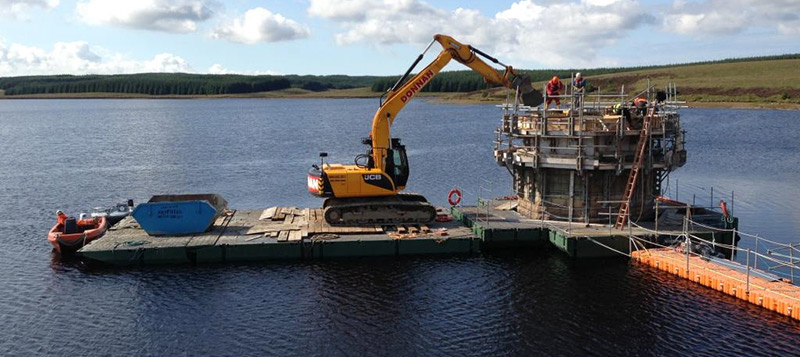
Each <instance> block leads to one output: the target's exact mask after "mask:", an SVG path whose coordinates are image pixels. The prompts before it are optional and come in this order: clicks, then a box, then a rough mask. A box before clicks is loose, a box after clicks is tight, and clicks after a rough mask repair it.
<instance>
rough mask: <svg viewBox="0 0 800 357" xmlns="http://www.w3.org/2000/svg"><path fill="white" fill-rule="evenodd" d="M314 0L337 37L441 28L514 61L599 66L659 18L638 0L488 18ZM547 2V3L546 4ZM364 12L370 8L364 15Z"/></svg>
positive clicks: (397, 0) (538, 8) (399, 3)
mask: <svg viewBox="0 0 800 357" xmlns="http://www.w3.org/2000/svg"><path fill="white" fill-rule="evenodd" d="M340 2H341V0H313V1H312V2H311V6H310V7H309V9H308V12H309V14H310V15H312V16H317V17H321V18H325V19H329V20H332V21H336V22H339V23H340V24H341V26H342V27H343V28H344V29H345V31H344V32H340V33H337V34H335V35H334V37H335V39H336V42H337V43H339V44H340V45H347V44H352V43H356V42H364V43H372V44H384V45H391V44H398V43H413V44H424V43H427V42H428V41H430V39H431V38H432V36H433V35H434V34H436V33H444V34H448V35H451V36H453V37H454V38H456V39H457V40H459V41H463V42H465V43H468V44H471V45H474V46H475V47H478V48H481V49H483V50H484V51H489V52H491V53H493V54H495V55H497V56H502V57H503V59H508V60H522V61H535V62H539V63H542V64H545V65H549V66H558V67H562V68H563V67H567V66H584V65H590V66H598V65H606V64H608V63H609V61H608V60H604V59H598V51H599V50H601V49H603V48H606V47H610V46H612V45H614V44H615V43H616V42H618V41H619V40H620V39H623V38H625V37H626V36H627V35H628V33H629V32H630V31H631V30H634V29H636V28H638V27H639V26H640V25H642V24H644V23H647V22H651V21H653V18H652V17H651V16H649V15H647V14H646V13H645V12H644V10H643V9H642V8H641V7H640V6H639V3H638V1H636V0H580V1H547V2H541V1H540V2H536V1H532V0H521V1H518V2H515V3H513V4H512V5H511V6H510V8H508V9H506V10H503V11H501V12H498V13H497V14H495V15H494V17H487V16H485V15H483V14H481V13H480V12H479V11H477V10H473V9H465V8H459V9H456V10H452V11H450V10H445V9H441V8H437V7H434V6H432V5H429V4H428V3H426V2H423V1H421V0H351V1H346V2H345V4H346V6H345V8H346V9H347V11H344V10H342V11H341V12H337V11H336V10H334V9H336V8H337V7H338V6H339V4H340ZM539 3H542V4H539ZM358 14H363V15H358Z"/></svg>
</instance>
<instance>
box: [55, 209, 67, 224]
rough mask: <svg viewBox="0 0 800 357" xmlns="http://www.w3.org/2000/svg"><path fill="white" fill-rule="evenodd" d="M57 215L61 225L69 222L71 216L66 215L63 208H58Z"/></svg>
mask: <svg viewBox="0 0 800 357" xmlns="http://www.w3.org/2000/svg"><path fill="white" fill-rule="evenodd" d="M56 216H57V217H58V224H60V225H64V223H66V222H67V218H69V217H67V215H66V214H65V213H64V212H63V211H61V210H58V211H56Z"/></svg>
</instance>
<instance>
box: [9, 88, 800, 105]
mask: <svg viewBox="0 0 800 357" xmlns="http://www.w3.org/2000/svg"><path fill="white" fill-rule="evenodd" d="M380 94H381V93H375V92H369V91H365V90H331V91H324V92H294V91H275V92H260V93H247V94H217V95H148V94H130V93H58V94H26V95H14V96H5V95H0V100H15V99H17V100H19V99H21V100H25V99H155V100H157V99H182V100H191V99H237V98H238V99H358V98H376V99H377V98H378V97H380ZM419 97H420V99H427V100H431V101H434V102H437V103H441V104H455V105H470V104H499V103H501V102H502V99H500V98H497V97H495V96H492V97H489V98H480V96H476V95H470V94H467V93H442V92H439V93H427V92H423V93H420V94H419ZM687 106H688V107H690V108H729V109H781V110H800V103H776V102H737V101H722V102H698V101H690V102H687Z"/></svg>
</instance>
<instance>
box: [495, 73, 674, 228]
mask: <svg viewBox="0 0 800 357" xmlns="http://www.w3.org/2000/svg"><path fill="white" fill-rule="evenodd" d="M543 93H544V94H543V96H544V98H543V99H544V102H545V103H546V102H547V100H548V99H559V100H560V101H561V103H562V104H563V105H564V106H563V107H562V108H551V107H550V106H548V105H546V104H544V105H541V106H538V107H528V106H524V105H522V103H521V98H520V95H519V94H518V93H515V94H513V97H512V94H511V93H509V94H508V95H507V98H506V102H505V103H504V104H502V105H500V107H501V108H502V111H503V116H502V122H501V125H500V127H498V129H497V130H496V134H497V137H496V139H495V143H494V154H495V159H496V161H497V163H498V164H499V165H502V166H504V167H506V168H507V169H508V171H509V173H510V174H511V175H512V177H513V182H514V183H513V189H514V192H515V194H516V195H518V196H519V197H520V200H519V207H518V208H517V210H518V211H519V212H520V213H522V214H523V215H525V216H528V217H530V218H533V219H540V218H543V219H556V220H566V221H569V222H571V223H572V222H577V223H584V224H589V223H604V222H606V221H608V220H609V217H608V215H609V214H614V213H608V212H619V211H620V208H621V207H622V206H624V205H628V206H630V209H627V210H625V211H624V213H623V214H624V215H625V216H626V217H625V219H628V218H629V217H630V218H631V219H635V220H639V219H650V218H652V216H653V214H654V212H653V198H654V197H656V196H658V195H660V194H661V186H662V183H663V182H664V180H665V179H666V178H667V177H668V175H669V173H670V172H672V171H673V170H675V169H677V168H678V167H680V166H683V165H684V163H685V162H686V150H685V149H684V139H683V135H684V132H683V130H682V129H681V125H680V116H679V114H678V110H679V109H680V108H681V107H683V106H684V104H685V103H684V102H681V101H679V100H678V99H677V89H676V87H675V85H674V84H669V85H667V86H666V87H665V88H663V89H661V90H657V89H656V88H654V87H653V86H651V85H650V84H649V83H648V86H647V88H646V89H645V90H643V91H641V92H638V93H633V94H630V93H626V92H625V88H624V86H623V87H621V88H620V90H619V91H615V92H613V93H601V92H599V91H598V92H593V93H591V94H589V93H585V92H584V91H583V90H577V89H575V88H572V87H570V86H568V88H567V91H566V93H565V94H563V95H558V96H548V95H547V94H546V93H547V91H546V90H544V91H543ZM637 97H643V98H645V99H646V100H647V105H646V106H644V107H639V108H636V107H634V106H633V105H632V104H631V101H632V100H633V99H634V98H637ZM645 119H647V120H645ZM648 121H649V123H647V122H648ZM646 123H647V124H649V127H650V128H649V129H650V130H645V129H646V128H645V126H646V125H645V124H646ZM640 143H641V145H640ZM639 146H641V149H642V150H643V151H642V157H641V158H640V160H641V163H640V164H639V165H640V167H639V168H638V170H640V171H641V173H639V174H637V175H636V177H635V179H636V180H638V182H637V183H636V184H635V185H634V186H635V187H636V188H637V189H636V191H635V192H633V190H631V191H632V192H630V197H626V195H625V191H626V187H627V186H628V185H627V183H628V179H629V178H630V177H631V175H630V172H631V170H632V169H634V168H635V167H636V166H637V164H636V151H637V149H639ZM543 216H544V217H543Z"/></svg>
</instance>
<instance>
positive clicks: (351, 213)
mask: <svg viewBox="0 0 800 357" xmlns="http://www.w3.org/2000/svg"><path fill="white" fill-rule="evenodd" d="M323 207H324V208H325V221H327V222H328V223H329V224H332V225H362V224H414V223H428V222H430V221H433V219H434V218H436V208H435V207H434V206H432V205H431V204H430V203H428V200H427V199H425V197H424V196H422V195H416V194H398V195H395V196H381V197H358V198H328V199H326V200H325V204H324V205H323Z"/></svg>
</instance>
